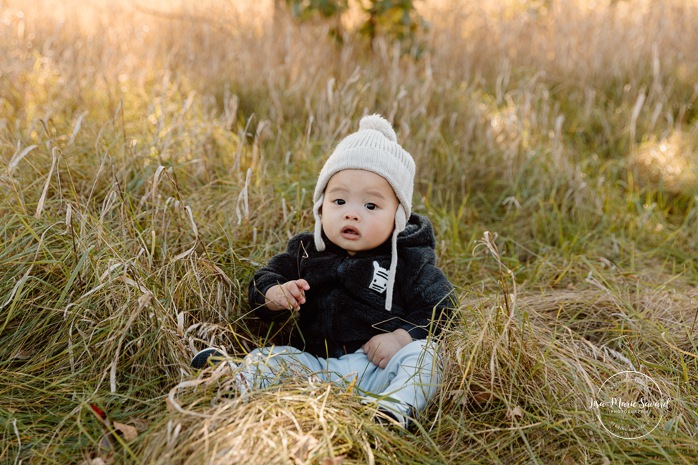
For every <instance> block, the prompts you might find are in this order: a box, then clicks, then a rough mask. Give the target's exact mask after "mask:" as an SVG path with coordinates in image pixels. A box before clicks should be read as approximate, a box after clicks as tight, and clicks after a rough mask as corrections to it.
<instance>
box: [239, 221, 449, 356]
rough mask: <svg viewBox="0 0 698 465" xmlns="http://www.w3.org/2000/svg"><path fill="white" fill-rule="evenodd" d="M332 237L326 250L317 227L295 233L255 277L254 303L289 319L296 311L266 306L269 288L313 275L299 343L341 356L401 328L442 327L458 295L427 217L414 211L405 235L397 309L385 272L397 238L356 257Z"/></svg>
mask: <svg viewBox="0 0 698 465" xmlns="http://www.w3.org/2000/svg"><path fill="white" fill-rule="evenodd" d="M325 243H326V244H327V247H326V249H325V251H324V252H318V251H317V249H316V248H315V242H314V240H313V235H312V234H311V233H303V234H299V235H297V236H295V237H294V238H292V239H291V240H290V241H289V243H288V247H287V249H286V252H284V253H281V254H279V255H277V256H275V257H273V258H272V259H271V260H270V261H269V263H268V264H267V265H266V266H265V267H263V268H261V269H260V270H258V271H257V273H255V275H254V277H253V279H252V281H251V282H250V286H249V299H250V305H251V307H252V308H253V309H254V310H255V311H256V313H257V315H259V317H260V318H262V319H265V320H273V319H279V318H284V319H285V318H288V317H289V315H290V314H291V312H290V311H284V310H282V311H278V312H274V311H271V310H269V309H268V308H266V307H265V305H264V296H265V294H266V292H267V290H268V289H269V288H270V287H272V286H274V285H276V284H283V283H285V282H287V281H291V280H295V279H300V278H303V279H305V280H306V281H308V284H309V285H310V290H308V291H307V292H306V296H305V297H306V303H305V304H303V305H302V306H301V309H300V311H299V320H298V324H297V325H296V331H295V333H294V334H293V336H292V341H291V344H292V345H293V346H294V347H296V348H298V349H300V350H304V351H306V352H309V353H311V354H313V355H316V356H318V357H339V356H341V355H343V354H345V353H351V352H354V351H356V350H357V349H358V348H359V347H361V346H362V345H363V344H364V343H366V342H367V341H368V340H369V339H370V338H371V337H373V336H375V335H377V334H381V333H386V332H391V331H394V330H396V329H398V328H403V329H405V330H407V332H409V333H410V335H411V336H412V338H413V339H424V338H425V337H426V336H427V334H430V333H431V334H438V333H439V332H440V330H441V327H442V325H443V324H444V322H445V321H446V320H447V319H448V314H449V313H450V310H451V309H452V308H454V306H455V304H454V300H455V299H454V295H453V286H452V285H451V283H450V282H449V281H448V279H447V278H446V276H445V275H444V274H443V272H442V271H441V270H440V269H439V268H437V267H436V254H435V252H434V247H435V245H436V240H435V238H434V231H433V228H432V226H431V223H430V222H429V220H428V219H427V218H425V217H423V216H421V215H417V214H412V216H411V217H410V219H409V221H408V224H407V227H406V228H405V230H404V231H403V232H401V233H400V234H399V235H398V238H397V249H398V264H397V276H396V279H395V287H394V291H393V307H392V310H391V311H387V310H385V295H386V292H385V279H383V278H384V277H385V275H387V273H385V272H387V269H388V268H389V267H390V255H391V250H390V249H391V247H390V240H388V241H386V242H385V243H384V244H382V245H380V246H379V247H376V248H375V249H373V250H370V251H366V252H358V253H356V254H355V255H353V256H349V255H348V254H347V253H346V251H345V250H343V249H341V248H340V247H338V246H336V245H335V244H333V243H332V242H330V241H329V240H328V239H327V238H325ZM381 269H382V270H381ZM383 273H385V274H383Z"/></svg>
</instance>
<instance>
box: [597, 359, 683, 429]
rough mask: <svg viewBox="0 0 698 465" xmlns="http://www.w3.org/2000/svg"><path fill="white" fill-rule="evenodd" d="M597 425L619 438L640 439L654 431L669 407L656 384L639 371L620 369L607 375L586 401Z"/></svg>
mask: <svg viewBox="0 0 698 465" xmlns="http://www.w3.org/2000/svg"><path fill="white" fill-rule="evenodd" d="M589 408H590V409H592V410H595V411H596V416H597V417H598V419H599V421H600V422H601V425H602V426H603V427H604V429H605V430H606V431H608V432H609V433H610V434H612V435H613V436H616V437H618V438H621V439H640V438H642V437H644V436H647V435H648V434H650V433H651V432H652V431H654V430H655V429H656V428H657V426H659V424H660V423H661V422H662V418H663V416H664V413H665V412H666V411H667V410H668V408H669V401H668V399H667V398H666V397H664V395H663V394H662V391H661V389H660V388H659V385H658V384H657V383H656V382H655V381H654V380H653V379H652V378H650V377H649V376H647V375H645V374H644V373H640V372H639V371H621V372H620V373H617V374H615V375H613V376H611V377H610V378H608V379H607V380H606V381H604V383H603V384H602V385H601V387H600V388H599V393H598V396H597V398H596V399H595V400H592V401H591V402H590V404H589Z"/></svg>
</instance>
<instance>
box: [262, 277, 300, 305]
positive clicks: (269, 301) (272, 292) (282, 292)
mask: <svg viewBox="0 0 698 465" xmlns="http://www.w3.org/2000/svg"><path fill="white" fill-rule="evenodd" d="M309 289H310V285H309V284H308V281H306V280H305V279H295V280H292V281H287V282H285V283H283V284H277V285H275V286H272V287H270V288H269V289H268V290H267V292H266V294H264V305H265V306H266V307H267V308H268V309H269V310H272V311H275V312H276V311H280V310H289V309H290V310H295V311H298V310H300V307H301V305H303V304H304V303H305V291H307V290H309Z"/></svg>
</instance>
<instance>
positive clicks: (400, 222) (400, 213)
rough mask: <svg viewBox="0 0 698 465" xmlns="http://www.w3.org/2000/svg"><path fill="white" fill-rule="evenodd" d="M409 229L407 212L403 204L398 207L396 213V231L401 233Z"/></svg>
mask: <svg viewBox="0 0 698 465" xmlns="http://www.w3.org/2000/svg"><path fill="white" fill-rule="evenodd" d="M406 227H407V212H406V211H405V207H404V206H403V205H402V203H399V204H398V205H397V210H396V211H395V231H397V232H398V233H401V232H402V231H404V230H405V228H406Z"/></svg>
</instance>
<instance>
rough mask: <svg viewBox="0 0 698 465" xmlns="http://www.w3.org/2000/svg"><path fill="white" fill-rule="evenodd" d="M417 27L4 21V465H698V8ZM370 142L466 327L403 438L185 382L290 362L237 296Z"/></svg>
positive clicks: (144, 18) (230, 9) (447, 350)
mask: <svg viewBox="0 0 698 465" xmlns="http://www.w3.org/2000/svg"><path fill="white" fill-rule="evenodd" d="M275 3H276V4H277V9H276V10H275V8H274V4H275ZM416 3H417V7H418V9H419V12H420V13H421V15H422V16H423V17H424V18H425V19H426V20H427V21H428V23H429V28H428V29H426V30H422V31H420V33H419V35H418V36H416V37H415V40H414V41H413V42H411V43H409V44H408V43H398V42H392V41H391V40H387V39H385V38H382V37H379V38H377V39H376V40H375V41H373V42H372V43H371V42H369V41H368V39H366V38H364V37H362V36H360V35H359V34H358V33H357V32H356V29H357V26H356V25H357V24H358V23H359V22H360V21H361V20H362V17H361V12H360V11H358V10H356V9H355V10H354V11H351V12H350V13H349V14H347V15H346V17H345V18H344V22H343V23H342V24H341V31H342V41H341V43H340V42H339V41H337V40H335V39H333V38H332V37H331V36H330V34H329V31H330V28H333V27H336V26H337V23H336V21H334V20H332V21H329V22H326V21H322V20H319V19H318V20H313V21H310V22H305V23H302V24H301V23H298V22H296V21H294V20H293V19H292V18H291V16H290V14H289V12H288V11H286V10H285V9H284V8H281V5H283V4H284V2H273V1H271V0H269V1H249V2H248V1H242V0H235V1H232V0H230V1H214V0H199V1H189V0H177V1H165V0H160V1H145V0H131V1H109V2H108V1H106V0H91V1H77V0H66V1H61V2H54V1H48V0H46V1H38V0H21V1H18V0H0V218H1V220H0V462H2V463H10V464H28V463H42V464H44V463H55V464H66V463H78V464H90V465H101V464H116V463H128V464H132V463H162V464H179V463H181V464H200V463H216V464H217V463H221V464H230V463H240V464H321V465H340V464H343V465H348V464H373V463H377V464H381V463H390V464H393V463H399V464H460V463H483V464H490V463H504V464H507V465H511V464H518V463H540V464H565V465H572V464H586V463H589V464H615V463H657V464H660V463H662V464H663V463H684V464H694V463H696V462H697V460H698V459H697V457H698V264H697V263H698V262H697V261H696V257H698V107H697V106H698V47H696V44H698V4H696V2H693V1H689V0H666V1H649V0H647V1H645V0H618V1H611V0H605V1H582V0H560V1H544V0H540V1H536V0H530V1H526V0H495V1H491V2H478V1H473V0H453V1H446V0H438V1H437V0H434V1H428V0H425V1H419V2H416ZM374 112H379V113H381V114H383V115H384V116H385V117H386V118H388V119H389V120H390V121H392V122H393V125H394V127H395V129H396V131H397V134H398V140H399V141H400V142H401V143H402V145H403V146H404V147H405V148H406V149H407V150H408V151H409V152H410V153H411V154H412V155H413V156H414V158H415V161H416V164H417V178H416V184H415V197H414V202H413V204H414V210H415V211H417V212H419V213H421V214H425V215H428V216H429V217H430V218H431V220H432V222H433V224H434V227H435V230H436V235H437V242H438V247H437V254H438V259H439V265H440V266H441V267H442V269H443V270H444V271H445V272H446V274H447V275H448V276H449V278H450V279H451V281H452V282H453V283H454V285H455V286H456V287H457V290H458V297H459V301H460V307H459V308H458V310H457V312H456V313H455V314H454V315H453V321H452V322H451V325H450V327H449V329H448V331H447V332H446V333H445V334H444V335H443V337H442V343H441V347H442V352H443V367H444V380H443V385H442V386H441V389H440V392H439V394H438V396H437V398H436V399H435V400H434V402H433V403H432V405H430V406H429V408H428V409H427V410H426V411H425V412H423V413H422V414H420V415H419V416H418V418H417V421H416V422H415V425H414V427H412V428H411V429H410V430H409V431H403V430H399V429H398V428H396V427H391V426H385V425H381V424H378V423H376V422H374V421H373V420H372V415H371V412H369V411H368V409H367V408H366V407H365V406H362V405H361V402H360V400H359V399H358V397H357V396H355V395H354V393H353V392H352V391H351V390H346V389H343V388H340V387H338V386H333V385H326V384H318V383H316V382H311V381H308V380H298V381H297V382H293V383H289V384H287V385H284V386H279V387H276V388H274V389H270V390H267V391H264V392H258V393H254V394H252V395H250V396H249V397H248V398H244V399H243V398H235V397H233V398H231V397H227V396H226V395H225V394H226V390H227V388H228V387H229V384H230V371H229V367H228V365H226V364H222V365H219V366H218V367H215V368H207V369H205V370H203V371H197V370H194V369H192V368H190V367H189V361H190V359H191V357H192V355H193V354H194V353H195V352H196V351H198V350H200V349H202V348H204V347H207V346H210V345H215V346H218V347H224V348H225V350H226V351H227V353H228V354H229V355H230V356H231V357H232V358H233V359H239V358H241V357H243V356H244V355H245V354H246V353H247V352H249V351H250V350H252V349H254V348H255V347H257V346H259V345H269V344H272V343H284V341H286V338H287V334H288V328H285V327H279V326H269V325H266V324H263V323H261V322H260V321H258V320H257V319H256V318H255V316H254V315H253V314H252V312H251V309H250V308H249V306H248V304H247V296H246V292H247V284H248V282H249V279H250V277H251V275H252V273H253V272H254V270H256V269H257V268H258V267H259V266H260V265H261V264H262V263H265V262H266V260H268V259H269V258H270V257H271V256H273V255H274V254H276V253H278V252H280V251H282V250H283V249H284V247H285V244H286V241H287V240H288V238H289V237H291V236H292V235H294V234H296V233H298V232H301V231H306V230H311V229H312V227H313V215H312V192H313V188H314V185H315V181H316V179H317V174H318V172H319V170H320V168H321V166H322V164H323V163H324V161H325V159H326V157H327V156H328V155H329V153H331V151H332V149H333V147H334V145H335V144H336V143H337V141H338V140H340V139H341V138H342V137H344V136H345V135H346V134H348V133H349V132H352V131H354V130H356V128H357V126H358V120H359V119H360V117H361V116H363V115H364V114H368V113H374ZM623 373H631V374H632V378H628V379H629V380H630V381H624V382H625V383H626V384H625V385H623V386H620V384H619V382H618V380H619V379H620V378H618V376H619V375H620V374H623ZM620 387H624V388H629V389H626V390H625V391H624V394H623V395H627V396H630V397H626V398H625V399H630V400H632V401H633V402H636V403H639V405H640V407H639V408H638V407H637V405H636V406H635V408H629V407H628V406H617V407H618V408H615V409H614V408H608V406H607V405H601V404H602V403H603V401H604V400H609V399H612V397H609V394H612V393H615V392H621V389H620ZM614 389H616V390H617V391H614ZM619 395H620V394H619ZM631 397H632V399H631ZM93 406H94V407H97V408H98V409H101V410H102V411H104V412H105V415H106V418H103V417H101V416H100V415H99V414H98V410H97V409H95V408H93Z"/></svg>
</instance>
